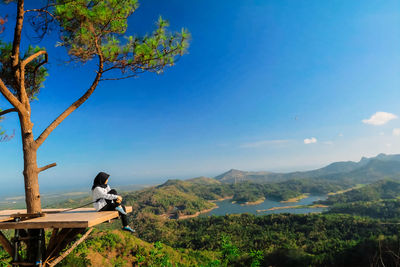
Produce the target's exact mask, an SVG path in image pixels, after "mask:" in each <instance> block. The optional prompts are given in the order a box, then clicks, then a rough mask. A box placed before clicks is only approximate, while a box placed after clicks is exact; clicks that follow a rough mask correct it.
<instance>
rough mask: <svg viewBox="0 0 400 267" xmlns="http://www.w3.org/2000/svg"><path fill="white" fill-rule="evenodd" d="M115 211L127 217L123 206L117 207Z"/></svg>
mask: <svg viewBox="0 0 400 267" xmlns="http://www.w3.org/2000/svg"><path fill="white" fill-rule="evenodd" d="M115 210H116V211H118V212H119V213H121V214H124V215H127V213H126V212H125V211H124V209H123V208H122V207H121V206H118V207H115Z"/></svg>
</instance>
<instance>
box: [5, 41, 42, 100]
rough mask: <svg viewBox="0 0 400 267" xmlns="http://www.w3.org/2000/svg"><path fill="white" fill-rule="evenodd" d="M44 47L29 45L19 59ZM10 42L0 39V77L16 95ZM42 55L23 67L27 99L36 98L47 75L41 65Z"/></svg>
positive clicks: (16, 88)
mask: <svg viewBox="0 0 400 267" xmlns="http://www.w3.org/2000/svg"><path fill="white" fill-rule="evenodd" d="M43 50H45V49H44V48H40V47H38V46H36V47H33V46H29V47H28V49H27V51H26V52H25V53H24V54H23V56H22V57H21V60H24V59H26V58H28V57H29V56H31V55H33V54H34V53H36V52H38V51H43ZM11 52H12V43H4V42H2V41H1V40H0V79H2V80H3V82H4V84H5V85H6V86H8V88H10V90H11V91H12V93H13V94H14V95H15V96H16V97H18V93H17V92H18V88H19V86H20V85H19V81H18V80H17V79H16V78H15V69H14V68H13V66H12V58H11ZM42 62H43V57H41V56H39V57H37V58H35V59H34V60H32V61H31V62H30V63H29V64H28V65H26V68H25V89H26V93H27V95H28V97H29V99H30V100H31V101H32V100H35V99H37V95H38V94H39V92H40V89H41V88H43V82H44V81H45V78H46V77H47V76H48V72H47V69H46V68H45V67H44V66H43V64H42Z"/></svg>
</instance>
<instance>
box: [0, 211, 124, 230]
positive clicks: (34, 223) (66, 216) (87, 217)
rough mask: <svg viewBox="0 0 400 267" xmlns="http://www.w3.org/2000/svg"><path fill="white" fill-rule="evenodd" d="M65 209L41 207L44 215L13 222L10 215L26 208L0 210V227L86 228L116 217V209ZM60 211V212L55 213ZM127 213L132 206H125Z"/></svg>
mask: <svg viewBox="0 0 400 267" xmlns="http://www.w3.org/2000/svg"><path fill="white" fill-rule="evenodd" d="M64 210H67V209H43V210H42V212H44V213H46V212H48V213H46V215H45V216H44V217H39V218H34V219H29V220H26V221H21V222H13V221H12V219H13V218H12V217H11V216H10V215H13V214H17V213H21V214H23V213H26V210H2V211H0V229H41V228H87V227H92V226H95V225H97V224H100V223H103V222H106V221H109V220H111V219H115V218H118V212H117V211H102V212H97V211H96V210H95V209H94V208H80V209H76V210H72V211H65V212H62V211H64ZM58 211H61V212H60V213H56V212H58ZM126 211H127V213H130V212H132V207H126Z"/></svg>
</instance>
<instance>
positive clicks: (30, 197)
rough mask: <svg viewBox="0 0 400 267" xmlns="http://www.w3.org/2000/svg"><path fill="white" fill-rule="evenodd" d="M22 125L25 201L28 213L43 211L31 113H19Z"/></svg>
mask: <svg viewBox="0 0 400 267" xmlns="http://www.w3.org/2000/svg"><path fill="white" fill-rule="evenodd" d="M19 119H20V125H21V136H22V146H23V153H24V171H23V174H24V182H25V202H26V208H27V212H28V213H38V212H41V211H42V208H41V203H40V192H39V181H38V174H39V169H38V166H37V145H36V143H35V140H34V139H33V134H32V126H33V124H32V123H31V122H30V118H29V115H25V116H24V115H22V114H19Z"/></svg>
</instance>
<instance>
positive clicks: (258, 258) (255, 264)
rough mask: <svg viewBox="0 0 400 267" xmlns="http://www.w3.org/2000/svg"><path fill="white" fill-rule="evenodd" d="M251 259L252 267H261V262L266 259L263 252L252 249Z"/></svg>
mask: <svg viewBox="0 0 400 267" xmlns="http://www.w3.org/2000/svg"><path fill="white" fill-rule="evenodd" d="M249 255H250V257H251V265H250V266H251V267H260V266H261V262H262V261H263V259H264V255H263V252H262V251H261V250H255V249H251V250H250V253H249Z"/></svg>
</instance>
